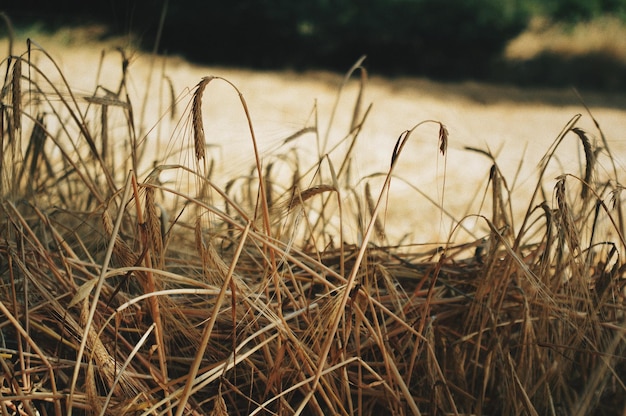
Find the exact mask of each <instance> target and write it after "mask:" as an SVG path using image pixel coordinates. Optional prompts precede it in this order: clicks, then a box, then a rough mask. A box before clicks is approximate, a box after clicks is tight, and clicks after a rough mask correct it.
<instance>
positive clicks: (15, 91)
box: [11, 58, 22, 130]
mask: <svg viewBox="0 0 626 416" xmlns="http://www.w3.org/2000/svg"><path fill="white" fill-rule="evenodd" d="M21 79H22V60H21V59H19V58H18V59H17V60H16V61H15V63H14V64H13V74H12V77H11V102H12V104H13V127H14V128H15V129H16V130H18V129H20V128H21V127H22V122H21V120H22V86H21V82H20V81H21Z"/></svg>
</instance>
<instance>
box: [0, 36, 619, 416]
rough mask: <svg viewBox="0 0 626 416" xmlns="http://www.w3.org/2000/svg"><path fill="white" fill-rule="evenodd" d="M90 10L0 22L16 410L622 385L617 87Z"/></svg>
mask: <svg viewBox="0 0 626 416" xmlns="http://www.w3.org/2000/svg"><path fill="white" fill-rule="evenodd" d="M77 33H78V34H77ZM82 36H85V33H84V32H71V31H68V32H60V33H57V34H56V35H54V36H43V35H41V36H38V37H35V36H33V38H32V41H29V42H26V41H25V39H21V38H15V39H13V42H12V43H10V42H9V40H8V39H5V40H3V41H2V42H0V48H2V49H3V50H6V51H8V53H7V54H6V57H5V59H4V60H3V61H2V62H1V63H2V64H1V65H0V74H2V76H3V83H2V86H3V87H2V90H1V92H0V138H1V140H2V146H1V147H0V151H1V152H2V153H0V164H1V165H0V174H1V177H0V195H1V197H2V199H1V201H0V237H1V238H0V366H1V368H2V370H1V371H0V381H1V384H0V414H2V415H10V414H15V413H16V412H17V414H27V415H36V414H40V415H67V414H95V415H110V414H117V415H120V414H133V415H152V414H159V415H161V414H167V415H183V414H184V415H188V414H193V415H204V414H211V415H227V414H228V415H257V414H259V415H260V414H262V415H266V414H267V415H274V414H276V415H299V414H306V415H309V414H310V415H330V414H338V415H372V414H377V413H378V414H393V415H421V414H428V415H450V414H454V415H490V414H503V415H526V414H529V415H588V414H594V415H595V414H597V415H620V414H624V412H626V401H625V399H624V397H626V396H625V392H626V384H625V381H626V380H625V376H626V367H625V365H624V364H625V363H624V358H623V357H624V353H625V349H626V340H625V339H624V334H625V323H624V319H625V317H624V295H625V294H626V293H625V287H624V286H625V283H626V281H625V280H624V279H625V277H624V273H625V271H626V268H625V266H624V264H623V260H622V253H623V252H624V250H626V241H624V228H625V224H624V212H623V207H622V205H621V201H622V200H623V199H622V198H621V196H622V194H621V188H622V186H621V183H622V182H624V180H623V176H624V173H623V172H624V158H625V157H626V148H624V145H625V143H626V141H625V140H624V132H625V131H626V128H625V127H626V117H625V116H626V99H624V98H623V97H621V96H620V95H618V94H615V95H611V94H606V93H605V94H598V93H592V92H581V93H580V97H579V96H577V94H576V93H575V92H573V91H571V90H556V89H554V90H536V89H520V88H514V87H510V86H493V85H491V86H490V85H483V84H477V83H471V82H465V83H457V84H438V83H435V82H431V81H427V80H421V79H393V80H390V79H383V78H379V77H376V76H375V75H372V74H368V73H367V70H366V69H365V68H366V67H367V61H364V62H361V61H359V62H357V64H355V67H354V68H352V69H350V70H348V71H347V72H346V75H345V76H338V75H334V74H328V73H321V72H309V73H304V74H296V73H289V72H280V73H259V72H252V71H246V70H241V69H232V68H203V67H198V66H194V65H191V64H188V63H186V62H184V61H182V60H180V59H177V58H168V59H165V58H162V57H151V56H145V55H142V54H141V53H139V52H136V51H135V52H133V49H132V48H128V45H124V47H123V48H121V49H116V48H115V46H116V43H115V42H116V41H112V43H108V44H96V43H91V42H79V41H77V39H79V38H80V37H82ZM361 63H362V65H361Z"/></svg>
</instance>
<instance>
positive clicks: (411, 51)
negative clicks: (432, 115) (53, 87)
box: [7, 0, 528, 78]
mask: <svg viewBox="0 0 626 416" xmlns="http://www.w3.org/2000/svg"><path fill="white" fill-rule="evenodd" d="M163 5H164V2H163V1H160V2H154V1H147V0H134V1H130V2H123V1H107V2H97V3H89V4H87V3H84V2H75V1H70V0H66V1H61V2H54V5H51V4H50V3H49V2H43V1H36V0H31V1H27V2H24V3H20V4H19V5H14V6H12V7H10V8H9V9H8V10H7V12H8V13H9V15H10V16H11V17H12V18H13V19H14V21H16V23H19V22H21V21H27V20H33V19H40V20H43V21H46V22H48V23H49V24H52V25H55V24H56V25H59V24H67V23H76V22H83V23H84V22H86V21H104V22H105V23H108V24H110V25H111V28H112V30H113V31H115V32H117V33H120V32H121V33H128V32H133V33H136V34H138V35H139V37H140V38H141V39H143V40H145V45H144V46H146V47H148V48H152V46H153V42H154V39H155V35H156V33H157V27H158V22H159V15H160V13H161V9H162V7H163ZM167 5H168V7H167V17H166V20H165V27H164V30H163V36H162V38H161V44H160V50H161V51H166V52H168V53H176V54H182V55H184V56H186V57H187V58H189V59H192V60H195V61H198V62H203V63H212V64H215V63H217V64H230V65H245V66H249V67H255V68H272V69H275V68H282V67H293V68H311V67H322V68H329V69H340V70H342V69H344V68H346V67H347V66H349V65H350V64H351V63H352V62H354V60H355V59H356V58H358V57H359V56H361V55H363V54H366V55H368V56H369V59H368V65H369V68H370V69H372V70H373V71H377V72H383V73H407V74H408V73H412V74H416V73H420V74H425V75H431V76H437V77H440V78H458V77H459V76H464V77H483V76H484V75H486V72H487V69H488V65H489V62H490V61H491V59H492V58H493V57H495V56H497V55H498V54H499V52H500V51H501V50H502V48H503V47H504V45H505V44H506V41H507V40H509V39H510V38H512V37H513V36H515V35H516V34H518V33H519V32H520V31H521V30H523V29H524V27H525V26H526V23H527V19H528V15H527V13H526V12H525V8H524V7H522V6H520V5H519V4H518V2H517V1H514V0H507V1H496V0H472V1H467V0H449V1H445V2H442V1H440V0H391V1H389V0H335V1H329V0H314V1H306V2H299V1H291V0H241V1H234V2H228V1H220V2H217V1H208V2H207V1H198V0H181V1H170V2H168V3H167ZM34 10H36V11H37V12H36V13H37V14H35V12H33V11H34Z"/></svg>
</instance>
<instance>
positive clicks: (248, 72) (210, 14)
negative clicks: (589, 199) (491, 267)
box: [1, 0, 626, 242]
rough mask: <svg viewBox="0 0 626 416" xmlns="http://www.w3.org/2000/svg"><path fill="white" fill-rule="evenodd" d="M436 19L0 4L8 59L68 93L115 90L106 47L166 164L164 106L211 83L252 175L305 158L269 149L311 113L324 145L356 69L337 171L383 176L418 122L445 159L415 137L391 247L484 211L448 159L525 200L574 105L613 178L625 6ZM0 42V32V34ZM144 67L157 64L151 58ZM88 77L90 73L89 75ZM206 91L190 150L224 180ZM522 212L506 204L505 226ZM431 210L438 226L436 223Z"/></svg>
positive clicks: (421, 136) (219, 128)
mask: <svg viewBox="0 0 626 416" xmlns="http://www.w3.org/2000/svg"><path fill="white" fill-rule="evenodd" d="M148 3H149V4H148ZM442 5H443V3H442V2H438V1H429V0H422V1H417V0H415V1H394V2H388V1H375V0H370V1H363V2H354V1H345V2H334V3H327V2H323V1H314V2H283V1H262V2H257V1H240V2H208V3H207V2H194V1H180V2H168V1H165V2H159V3H158V5H155V3H153V2H145V1H142V0H136V1H133V2H99V3H93V4H83V3H82V2H74V1H65V2H43V1H42V2H38V1H27V2H20V3H14V4H11V5H9V6H8V9H6V13H7V14H8V15H9V17H10V19H11V21H12V22H13V26H14V31H15V32H16V36H17V37H16V39H17V42H16V45H15V48H16V51H19V53H22V52H23V51H24V45H25V41H26V39H27V38H31V39H33V40H34V41H36V42H38V43H39V44H40V45H41V46H42V47H44V48H45V49H46V50H47V51H49V52H50V54H51V55H52V56H53V57H54V58H55V59H56V60H57V62H58V63H59V64H60V65H61V67H62V70H63V73H64V74H66V76H67V77H68V79H69V82H70V84H71V85H72V87H74V88H78V89H79V91H84V92H85V94H91V92H92V91H93V90H94V88H95V87H96V86H97V85H101V86H103V87H105V88H108V89H112V90H114V89H115V88H116V86H117V83H119V80H120V79H121V70H120V62H121V55H120V54H119V52H118V51H116V48H122V50H124V51H125V54H126V55H128V58H129V59H130V70H129V80H130V82H131V84H130V91H131V92H133V91H134V92H135V93H136V96H135V97H133V100H134V102H135V105H139V104H141V103H142V101H143V100H144V93H145V92H146V91H151V92H152V93H154V92H155V91H159V96H160V97H162V99H161V100H155V99H152V100H150V101H149V102H147V103H146V106H141V105H139V106H140V107H142V108H143V110H142V114H143V115H144V116H145V119H144V120H143V125H142V126H140V127H141V128H142V129H143V130H142V134H144V135H145V136H146V138H150V140H152V139H153V138H155V137H156V136H158V140H157V142H158V143H162V144H163V145H162V146H163V147H160V146H157V147H156V148H152V149H154V150H155V151H156V152H166V151H168V150H167V149H168V143H169V149H170V150H169V151H171V149H172V147H173V144H172V141H173V140H175V138H173V137H171V136H170V134H171V131H172V127H173V126H169V127H168V126H167V123H168V120H164V119H166V118H167V117H163V115H164V114H165V113H167V111H168V108H167V106H168V105H169V104H167V103H166V102H165V101H166V99H165V98H164V97H166V95H167V94H170V92H169V89H170V88H171V89H172V93H173V94H174V95H175V96H176V97H178V99H179V100H181V101H182V102H183V103H184V102H186V98H185V97H184V95H185V94H186V93H189V91H190V89H191V88H192V87H193V86H194V85H195V84H196V83H197V81H198V80H199V79H200V78H201V77H202V76H206V75H219V76H223V77H225V78H227V79H228V80H230V81H232V82H233V83H234V84H235V85H237V86H238V88H239V89H240V90H241V92H242V93H243V94H244V96H245V97H246V100H247V101H248V103H249V106H250V111H251V116H252V121H253V122H254V126H255V129H256V130H257V131H258V134H259V142H260V146H261V147H262V148H263V150H264V152H265V155H266V156H267V157H268V160H271V155H272V154H276V153H283V151H284V150H285V149H288V148H289V147H293V146H302V147H311V148H315V147H316V145H315V144H314V142H315V138H314V137H312V136H311V135H310V136H306V135H305V136H304V137H302V138H299V139H298V140H296V141H293V142H290V143H289V144H287V145H283V142H284V140H285V139H286V138H287V137H289V136H290V135H291V134H293V133H294V132H297V131H298V130H300V129H302V128H304V127H307V126H310V125H312V124H313V123H314V122H315V117H316V115H315V111H314V110H315V109H317V110H316V111H317V112H318V114H317V117H318V118H319V119H318V123H319V127H320V129H321V130H322V131H326V129H327V127H328V124H329V123H330V121H331V112H332V107H333V105H334V103H335V99H336V96H337V92H338V87H339V85H340V83H341V80H342V77H343V74H344V73H345V72H346V71H347V69H348V68H349V67H350V66H351V65H352V64H353V63H354V62H355V61H356V60H357V59H358V58H359V56H361V55H362V54H367V58H366V60H365V61H364V67H365V68H367V70H368V75H369V80H368V83H367V86H366V89H365V96H364V102H365V103H366V104H370V103H371V104H372V109H371V111H370V113H369V114H368V117H367V119H366V121H365V124H364V126H363V131H362V133H361V139H359V141H358V143H357V148H356V149H355V151H354V152H353V154H352V157H353V158H354V160H355V164H354V166H355V168H356V171H355V172H354V177H355V178H363V177H366V176H368V175H373V174H376V173H378V172H385V171H386V170H387V168H388V166H389V161H390V157H391V152H392V150H393V146H394V143H395V141H396V139H397V138H398V136H399V135H400V133H401V132H402V131H403V130H406V129H410V128H411V127H412V126H414V125H415V124H417V123H419V122H420V121H423V120H428V119H432V120H437V121H440V122H442V123H443V124H445V125H446V126H447V128H448V130H449V131H450V148H449V152H448V155H447V157H446V158H445V159H444V158H442V157H441V155H439V153H438V147H437V143H436V131H435V130H436V127H431V128H428V127H427V128H425V129H423V130H420V131H418V132H417V134H416V136H415V137H414V139H412V141H411V142H410V143H409V148H408V149H407V154H408V156H407V157H406V160H404V161H403V162H402V163H401V164H400V165H399V166H398V175H399V176H400V177H401V178H402V179H403V180H404V181H406V182H403V181H398V182H397V183H395V184H394V185H393V186H392V189H391V191H392V193H391V198H392V199H391V202H392V203H390V204H389V207H388V210H387V211H386V218H388V223H387V224H386V228H387V232H388V233H389V235H391V236H394V237H395V238H398V239H402V238H404V241H405V242H406V241H412V242H416V241H419V242H425V241H430V242H432V241H439V240H442V239H445V238H446V237H447V236H448V234H449V232H450V229H451V226H452V225H453V224H454V223H455V222H456V221H458V220H459V219H460V218H463V216H464V215H467V214H469V213H478V212H482V211H483V210H484V209H487V207H485V206H483V205H482V204H481V201H482V195H483V194H484V192H485V189H486V187H487V182H488V172H489V168H490V166H491V161H490V160H489V159H488V158H486V157H484V156H481V155H479V154H477V153H475V152H469V151H467V150H466V147H473V148H478V149H482V150H489V151H491V152H493V153H494V154H495V155H496V156H497V161H498V163H499V165H500V166H501V168H502V169H503V171H504V172H503V174H504V175H505V177H506V178H508V179H509V181H510V182H511V186H512V188H514V189H513V191H514V193H515V194H514V195H516V196H519V199H520V200H521V201H525V200H526V198H525V196H526V195H525V193H526V194H527V193H528V192H531V191H532V185H533V184H534V183H535V181H536V175H535V172H536V170H537V164H538V162H539V160H540V159H541V157H542V156H543V155H544V153H545V152H546V151H547V149H548V148H549V146H550V144H551V143H552V141H553V140H554V139H555V138H556V136H557V135H558V133H559V132H560V130H561V129H562V128H563V126H565V124H566V123H567V122H568V120H570V119H571V118H572V117H573V116H575V115H576V114H579V113H584V117H583V118H582V119H581V121H580V122H579V126H580V127H581V128H583V129H585V130H586V131H588V132H589V133H590V134H591V136H592V137H593V138H594V139H596V140H599V136H598V132H597V130H596V129H595V126H594V124H593V121H592V119H591V118H590V117H589V116H588V114H586V112H585V107H584V105H583V102H582V101H581V100H580V98H579V97H578V96H577V94H576V92H575V91H574V88H576V89H578V90H579V92H580V95H581V97H582V99H583V100H584V103H585V104H586V105H587V106H589V108H590V109H591V111H592V114H593V116H595V118H596V119H597V120H598V121H599V122H600V125H601V127H602V129H603V130H604V132H605V134H606V138H607V140H608V143H609V144H610V146H611V151H612V152H613V157H614V162H615V163H617V164H618V165H619V166H623V164H624V158H626V149H625V148H624V146H625V143H626V142H625V141H624V132H625V131H626V117H625V109H626V98H624V97H623V92H622V89H623V87H624V85H623V84H624V82H625V81H626V75H625V74H626V72H625V71H624V62H626V29H625V25H624V20H623V19H624V16H626V2H624V1H607V0H604V1H600V0H598V1H574V0H560V1H556V0H554V1H550V2H538V1H532V0H528V1H490V0H478V1H473V2H467V1H452V2H446V3H445V7H444V6H442ZM1 30H3V31H5V32H6V30H7V27H6V25H2V28H1ZM4 42H5V43H3V48H7V47H8V45H7V43H6V38H5V41H4ZM152 51H158V52H159V53H160V54H161V55H159V57H158V58H156V57H155V56H153V55H151V52H152ZM100 63H103V65H104V66H103V67H102V70H100V71H99V72H98V73H97V74H96V69H97V68H98V66H99V65H100ZM96 75H98V76H99V78H96ZM163 77H166V78H167V79H168V80H169V82H171V84H170V85H165V83H164V78H163ZM357 89H358V83H357V81H352V82H351V83H350V84H348V87H347V88H346V90H344V92H343V95H342V100H341V101H340V102H339V104H338V105H339V107H340V108H342V111H338V112H337V115H336V117H335V118H334V119H333V129H332V131H330V132H329V133H328V136H329V137H330V139H331V142H337V141H338V140H340V139H342V138H343V136H344V135H345V132H346V131H347V130H348V128H349V123H350V119H351V116H352V114H351V108H352V106H353V103H354V100H355V99H356V91H357ZM210 92H211V97H215V98H214V99H211V100H207V102H206V103H205V105H206V106H211V109H210V110H209V111H208V112H207V114H209V115H208V116H207V117H209V118H210V122H209V123H208V126H207V131H208V140H209V141H210V142H211V146H213V149H214V150H215V152H216V153H215V154H216V155H217V156H218V157H217V158H216V160H218V161H221V162H222V164H221V165H219V163H218V166H217V167H218V168H219V169H222V170H221V174H222V175H221V177H222V178H224V180H227V178H231V177H232V175H233V171H238V170H240V169H241V167H242V166H250V164H251V162H252V152H251V151H249V150H251V149H250V143H249V140H248V139H247V135H246V133H245V132H246V128H247V125H246V123H245V121H244V119H243V118H242V112H241V109H240V107H239V101H238V98H237V97H236V95H235V94H233V92H232V90H229V89H228V88H227V87H224V86H222V87H220V86H212V87H211V89H210ZM153 95H154V94H153ZM144 107H145V108H144ZM178 111H182V110H181V109H180V108H179V109H178ZM121 124H123V122H122V123H121ZM157 126H158V127H157ZM344 145H345V144H344ZM280 146H282V149H281V150H280V152H277V148H278V147H280ZM242 149H243V151H242ZM565 152H569V153H567V154H564V155H563V156H562V158H563V164H564V165H566V166H565V167H566V169H568V168H567V163H568V161H571V165H570V168H571V170H572V173H579V172H578V171H579V170H580V152H581V150H580V148H579V146H578V145H577V144H575V143H574V141H572V145H571V146H570V149H569V150H566V151H565ZM317 156H318V155H313V154H312V157H313V158H316V157H317ZM224 161H226V162H225V163H224ZM560 168H562V167H559V169H560ZM229 169H230V171H229ZM422 193H423V194H425V195H426V196H425V195H423V194H422ZM429 199H430V201H429ZM394 202H399V203H394ZM524 204H525V202H522V203H520V204H519V205H520V206H519V207H518V208H519V210H520V212H521V213H523V212H524V211H525V210H526V209H527V207H526V206H524ZM437 205H443V206H444V207H445V208H446V209H447V210H448V212H449V213H450V215H451V216H452V217H453V218H454V219H455V220H453V221H449V220H448V219H447V218H445V216H442V213H441V210H440V208H439V206H437ZM416 207H419V215H415V208H416ZM468 227H469V228H470V229H471V228H472V227H471V225H468ZM472 232H474V233H476V234H474V235H471V236H465V237H470V238H471V239H473V238H477V237H479V236H480V235H481V233H483V232H486V230H472Z"/></svg>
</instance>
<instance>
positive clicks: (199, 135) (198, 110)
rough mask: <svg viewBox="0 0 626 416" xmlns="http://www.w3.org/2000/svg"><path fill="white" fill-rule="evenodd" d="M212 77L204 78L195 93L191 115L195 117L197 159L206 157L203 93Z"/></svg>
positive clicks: (194, 129)
mask: <svg viewBox="0 0 626 416" xmlns="http://www.w3.org/2000/svg"><path fill="white" fill-rule="evenodd" d="M212 79H213V77H204V78H202V80H200V82H199V83H198V85H197V87H196V91H195V92H194V94H193V104H192V105H191V115H192V119H193V122H192V124H193V144H194V149H195V153H196V159H197V160H200V159H204V157H205V156H206V149H205V146H206V136H205V135H204V123H203V121H202V95H203V94H204V89H205V88H206V86H207V85H208V84H209V82H211V80H212Z"/></svg>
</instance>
